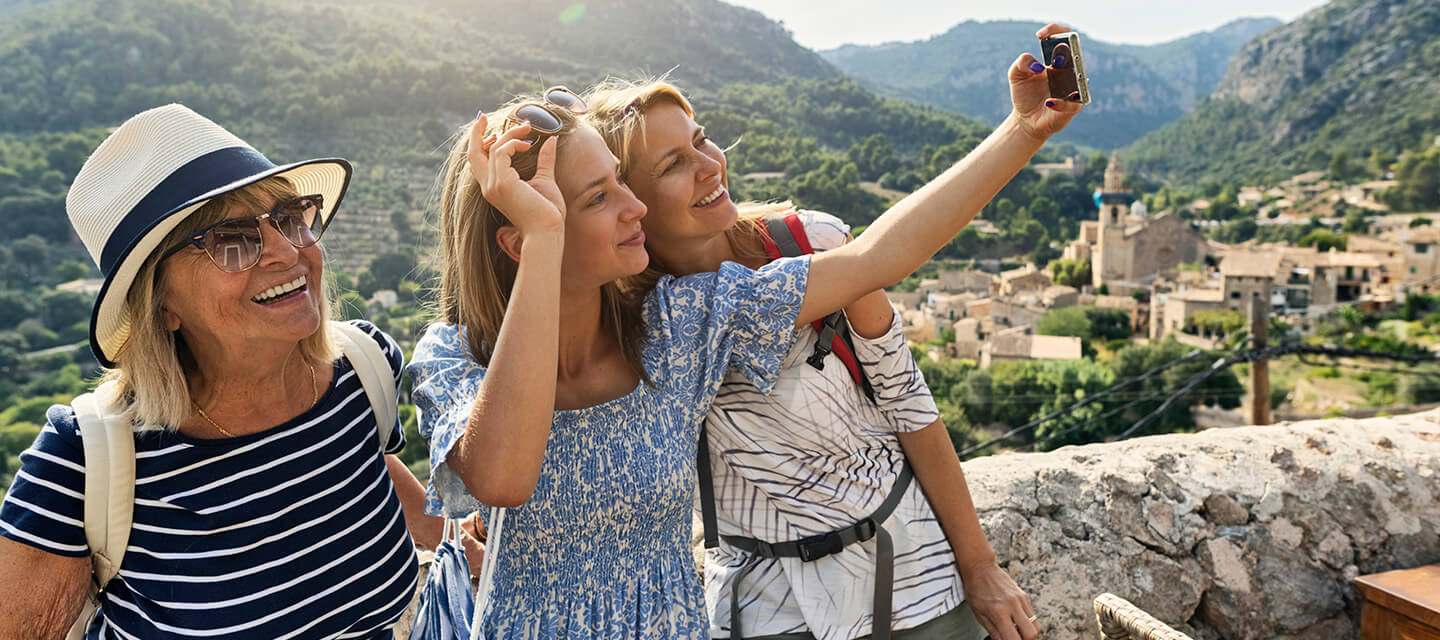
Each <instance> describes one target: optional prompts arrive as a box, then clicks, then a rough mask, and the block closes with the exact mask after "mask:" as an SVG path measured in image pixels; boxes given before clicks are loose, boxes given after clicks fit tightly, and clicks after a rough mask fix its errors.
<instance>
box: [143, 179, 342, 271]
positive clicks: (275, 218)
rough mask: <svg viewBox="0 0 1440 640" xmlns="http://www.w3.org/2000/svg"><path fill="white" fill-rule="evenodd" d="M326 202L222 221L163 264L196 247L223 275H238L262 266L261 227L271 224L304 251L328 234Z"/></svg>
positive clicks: (299, 202) (303, 202) (290, 203)
mask: <svg viewBox="0 0 1440 640" xmlns="http://www.w3.org/2000/svg"><path fill="white" fill-rule="evenodd" d="M324 206H325V198H324V197H322V196H319V195H313V196H300V197H297V198H288V199H285V200H281V201H279V202H277V203H275V206H274V207H271V208H270V211H269V212H267V213H262V214H260V215H258V216H247V217H244V218H230V219H229V220H222V221H220V222H217V223H215V224H213V225H210V226H208V227H206V228H204V229H201V230H199V231H196V232H195V233H193V234H191V235H190V238H189V239H187V240H186V241H184V242H182V243H180V244H177V245H175V246H174V247H171V248H170V249H169V250H167V251H166V252H165V254H164V255H162V256H160V259H161V260H162V261H163V260H165V259H166V258H169V257H170V256H172V255H175V253H176V252H178V251H180V250H181V249H184V248H186V247H192V246H193V247H196V248H198V249H202V250H204V251H205V254H206V255H208V256H210V261H211V262H213V263H215V266H216V267H217V268H219V269H220V270H221V271H225V272H228V273H236V272H240V271H244V270H246V269H249V268H250V267H253V266H255V265H256V264H259V262H260V254H261V253H262V252H263V251H264V250H265V244H264V239H263V238H264V236H263V234H261V233H260V223H261V222H262V221H269V222H270V224H271V225H273V226H274V227H275V230H276V231H279V232H280V235H281V236H283V237H284V238H285V240H286V241H287V242H289V243H290V244H292V245H294V246H295V248H297V249H303V248H305V247H308V246H310V245H313V244H315V243H316V242H319V241H320V234H322V233H324V232H325V216H323V215H321V211H322V210H323V209H324Z"/></svg>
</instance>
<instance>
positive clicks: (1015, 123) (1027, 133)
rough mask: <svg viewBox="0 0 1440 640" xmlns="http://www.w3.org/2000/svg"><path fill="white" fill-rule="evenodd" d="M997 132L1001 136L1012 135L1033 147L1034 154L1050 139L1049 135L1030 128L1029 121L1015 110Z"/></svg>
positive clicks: (1012, 110) (996, 129) (1011, 111)
mask: <svg viewBox="0 0 1440 640" xmlns="http://www.w3.org/2000/svg"><path fill="white" fill-rule="evenodd" d="M995 132H996V133H997V134H1001V135H1005V134H1010V135H1012V136H1014V137H1016V138H1017V139H1020V140H1022V141H1023V142H1024V143H1026V144H1029V145H1033V147H1034V149H1033V150H1031V153H1032V154H1034V153H1035V152H1037V151H1039V150H1040V147H1042V146H1044V145H1045V142H1046V141H1048V140H1049V139H1050V136H1049V134H1044V133H1040V132H1038V131H1036V130H1035V129H1034V128H1032V127H1031V126H1030V124H1029V121H1027V120H1026V119H1025V117H1024V116H1022V115H1020V113H1019V112H1017V111H1015V110H1014V109H1011V110H1010V115H1009V116H1008V117H1006V118H1005V120H1004V121H1003V122H1001V123H1000V126H998V127H996V128H995Z"/></svg>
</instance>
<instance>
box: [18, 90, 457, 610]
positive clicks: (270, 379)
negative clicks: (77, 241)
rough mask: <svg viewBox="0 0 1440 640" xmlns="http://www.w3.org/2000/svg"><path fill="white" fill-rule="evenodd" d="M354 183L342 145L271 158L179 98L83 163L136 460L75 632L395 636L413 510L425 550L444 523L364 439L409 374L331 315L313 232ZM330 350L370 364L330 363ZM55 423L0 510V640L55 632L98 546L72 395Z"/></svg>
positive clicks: (396, 435)
mask: <svg viewBox="0 0 1440 640" xmlns="http://www.w3.org/2000/svg"><path fill="white" fill-rule="evenodd" d="M350 174H351V170H350V165H349V163H348V162H346V161H345V160H341V159H338V158H327V159H317V160H307V161H304V162H299V163H295V164H289V165H283V166H277V165H275V164H273V163H271V162H270V161H269V160H267V159H266V158H265V157H264V156H263V155H261V154H260V153H259V152H257V151H256V150H255V149H253V148H251V147H250V146H249V145H248V144H246V143H245V142H243V141H242V140H240V139H239V138H237V137H235V136H234V135H232V134H230V133H229V132H228V131H226V130H225V129H223V128H221V127H220V126H218V125H216V124H215V123H213V122H210V121H209V120H206V119H205V118H203V117H201V116H200V115H198V114H196V113H194V112H193V111H191V110H189V109H187V108H185V107H183V106H179V105H170V106H166V107H160V108H157V109H153V110H150V111H146V112H144V113H141V114H139V115H136V116H135V117H133V118H131V119H130V120H128V121H127V122H125V123H124V124H123V125H121V126H120V127H119V128H117V129H116V130H115V131H114V132H113V133H112V134H111V135H110V136H109V137H108V138H107V139H106V140H105V141H104V142H103V143H101V145H100V146H99V148H97V149H96V150H95V152H94V154H93V155H92V156H91V157H90V158H89V160H87V161H86V163H85V165H84V167H83V168H81V170H80V173H79V174H78V175H77V176H76V178H75V182H74V184H73V185H72V186H71V189H70V193H69V196H68V198H67V200H66V208H67V210H68V213H69V216H70V221H71V224H72V225H73V226H74V228H75V231H76V232H77V234H78V235H79V236H80V238H81V240H82V241H84V243H85V246H86V248H87V249H88V250H89V251H90V254H91V256H92V257H93V258H94V259H95V261H96V263H97V264H98V265H99V267H100V270H101V271H102V272H103V273H104V274H105V284H104V287H103V288H102V290H101V292H100V295H99V297H98V299H97V300H96V302H95V308H94V313H93V315H92V317H91V323H90V341H91V348H92V350H93V351H94V353H95V355H96V357H97V358H98V359H99V361H100V363H101V364H102V365H103V366H104V367H105V368H106V373H105V376H104V383H103V384H102V385H101V389H100V390H97V392H96V394H95V397H96V398H101V397H102V391H103V392H106V395H105V396H104V398H106V399H108V400H109V402H108V403H105V405H104V406H108V407H109V409H108V411H110V412H112V413H111V414H112V415H114V416H119V417H120V418H121V419H122V420H126V422H120V423H119V424H120V425H121V426H122V429H124V425H126V424H129V425H131V426H133V429H128V430H123V431H122V432H121V433H123V434H125V435H127V436H128V435H133V439H134V451H135V455H134V460H133V464H134V474H133V484H134V500H133V514H132V522H133V524H132V525H131V527H130V529H129V537H128V546H123V545H122V546H120V547H119V549H121V550H122V551H123V556H121V558H122V559H121V560H120V561H118V562H117V563H116V564H117V567H118V574H117V575H115V576H114V577H113V578H110V579H109V581H108V583H106V582H104V580H103V579H101V580H98V582H101V583H102V584H103V585H104V588H103V590H102V591H101V592H100V594H99V598H98V600H99V613H98V614H97V615H95V616H94V617H93V618H92V619H90V620H84V621H82V622H81V624H82V625H88V629H86V631H85V633H84V636H85V637H87V638H170V637H195V636H207V637H226V638H231V637H233V638H282V637H337V636H342V635H343V636H344V637H352V638H388V637H390V631H389V629H390V627H391V626H392V625H393V624H394V623H395V621H396V620H397V619H398V618H399V616H400V614H401V612H402V611H403V610H404V608H405V607H406V605H407V604H408V603H409V601H410V598H411V595H412V594H413V592H414V590H415V580H416V572H417V569H416V559H415V552H414V543H413V542H412V541H411V538H410V536H409V535H408V533H407V527H406V523H407V520H408V521H409V522H410V523H411V524H412V526H416V527H422V526H423V528H424V532H423V533H422V532H421V531H420V530H418V529H417V532H416V533H417V537H420V538H425V539H430V540H435V539H438V537H439V535H438V522H437V521H426V520H422V519H421V518H423V515H422V514H421V512H420V507H421V501H423V490H422V489H421V488H420V486H419V484H418V483H417V482H416V481H415V479H414V477H413V476H410V475H409V473H408V471H406V470H405V468H404V466H403V464H401V463H399V461H398V460H397V459H395V458H394V457H393V456H382V455H381V451H382V450H383V451H384V452H385V453H394V452H397V451H399V450H400V449H401V447H403V446H404V437H403V435H402V433H403V432H402V431H400V430H398V429H394V428H385V429H377V418H376V415H377V413H378V414H381V415H383V414H385V413H389V415H390V416H393V415H394V414H393V411H386V410H385V408H384V405H383V404H374V405H372V402H371V400H369V399H368V396H369V394H367V392H369V391H371V387H372V386H375V385H376V384H379V385H381V386H383V384H385V383H398V380H399V377H400V372H401V369H402V364H403V363H402V355H401V353H400V349H399V347H398V346H397V345H396V344H395V343H394V341H393V340H391V339H390V338H389V336H386V335H385V334H383V333H381V332H380V331H378V330H377V329H375V328H374V327H373V326H371V325H369V324H366V323H354V324H352V325H342V324H330V323H327V316H328V307H329V304H328V302H327V296H326V292H325V283H326V278H325V274H324V269H323V259H322V254H321V251H320V247H319V246H318V245H317V242H318V240H319V238H320V235H321V233H323V232H324V230H325V228H326V226H327V225H328V223H329V222H330V219H331V217H332V216H333V215H334V212H335V209H336V207H337V206H338V205H339V204H340V200H341V198H342V197H343V196H344V194H345V189H346V186H347V185H348V183H349V180H350ZM355 328H358V329H361V330H363V332H364V335H361V334H359V333H356V332H355V331H354V330H353V329H355ZM339 334H346V335H348V336H355V338H354V339H351V338H348V337H342V336H341V335H339ZM364 340H369V341H370V342H371V343H373V344H369V345H364V344H363V341H364ZM342 343H344V344H347V345H356V344H361V345H362V346H361V347H357V348H358V349H359V350H360V351H364V352H366V353H373V354H374V358H373V359H372V360H371V361H368V362H367V363H363V364H362V363H359V362H353V360H356V359H357V358H352V357H351V355H350V354H351V353H352V351H351V347H350V346H346V347H345V348H344V353H345V357H340V356H341V347H340V346H338V345H340V344H342ZM382 354H383V355H382ZM372 371H381V372H383V373H382V374H381V375H379V376H374V375H371V373H370V372H372ZM384 374H389V376H390V377H385V376H384ZM362 378H363V379H364V381H363V382H362ZM371 381H379V382H378V383H375V382H371ZM392 389H393V387H392ZM392 402H393V401H392ZM76 406H77V407H78V406H80V404H79V400H77V403H76ZM372 407H373V408H372ZM84 415H85V414H81V417H80V418H79V420H83V419H84ZM46 418H47V424H46V426H45V428H44V429H43V430H42V432H41V434H40V436H39V437H38V438H37V439H36V441H35V444H34V445H32V446H31V448H30V449H28V450H27V451H26V452H25V453H24V454H22V455H21V457H20V460H21V468H20V470H19V472H18V473H17V474H16V476H15V481H14V484H13V485H12V486H11V488H10V492H9V494H8V495H7V496H6V499H5V502H4V506H3V509H0V536H3V538H4V539H3V540H0V637H7V638H8V637H25V638H34V637H41V638H52V637H61V636H63V635H64V634H65V632H66V629H68V628H70V627H71V625H72V623H75V622H76V618H77V616H78V615H79V610H80V608H81V605H82V603H83V602H84V596H85V594H86V591H87V585H88V583H89V578H90V573H91V570H90V560H89V558H90V557H91V555H92V552H94V551H96V550H94V549H92V548H91V546H92V545H90V544H88V543H87V540H90V539H93V538H88V537H87V533H88V532H87V528H86V525H87V524H90V525H92V526H93V525H94V524H95V519H94V518H90V519H89V522H87V518H86V514H87V512H88V511H89V510H88V509H86V505H85V502H86V496H87V487H86V480H87V478H86V473H85V472H86V468H87V463H86V461H87V456H86V455H85V448H84V446H85V444H86V443H85V442H83V441H82V438H81V436H80V432H79V430H80V429H82V428H83V425H80V424H79V423H78V422H77V413H76V411H75V410H72V408H71V407H69V406H55V407H52V408H51V409H50V410H49V412H48V413H47V415H46ZM106 422H107V423H108V422H109V421H108V420H107V421H106ZM392 422H393V421H392ZM384 426H387V427H389V426H390V425H384ZM86 433H87V434H88V433H91V432H88V431H87V432H86ZM382 433H386V434H389V435H388V437H387V438H385V439H384V441H383V443H382V440H381V437H382V436H381V435H380V434H382ZM121 442H124V441H121ZM90 444H92V445H93V444H94V441H91V443H90ZM92 462H97V460H95V459H94V458H92ZM97 475H98V474H97ZM110 477H111V478H114V477H115V476H114V475H111V476H110ZM392 478H394V480H393V481H392ZM127 480H128V478H127ZM112 482H113V480H112ZM397 494H398V498H397ZM402 505H403V507H404V508H403V509H402ZM122 543H123V541H122ZM107 546H108V545H107ZM100 555H104V554H98V553H97V554H96V556H97V557H99V556H100ZM96 566H97V570H98V568H99V567H100V564H99V563H98V562H97V565H96ZM99 573H103V572H99V571H97V575H99Z"/></svg>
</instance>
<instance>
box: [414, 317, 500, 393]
mask: <svg viewBox="0 0 1440 640" xmlns="http://www.w3.org/2000/svg"><path fill="white" fill-rule="evenodd" d="M457 366H458V367H460V368H462V369H464V370H466V371H470V372H475V371H481V372H483V371H484V369H485V366H484V365H482V364H480V363H479V362H478V361H476V360H475V357H474V355H473V354H471V353H470V348H469V341H468V339H467V338H466V336H465V326H464V325H461V324H454V323H449V322H436V323H434V324H431V325H430V326H429V327H426V328H425V333H424V334H423V335H421V336H420V340H419V341H418V342H416V343H415V351H414V353H412V354H411V356H410V365H409V366H408V367H406V370H407V371H409V372H410V375H411V376H412V377H416V382H417V383H418V382H419V378H421V377H428V376H430V375H433V374H435V373H437V372H438V371H441V370H452V369H455V368H456V367H457Z"/></svg>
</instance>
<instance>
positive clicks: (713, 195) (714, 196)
mask: <svg viewBox="0 0 1440 640" xmlns="http://www.w3.org/2000/svg"><path fill="white" fill-rule="evenodd" d="M722 195H725V187H724V186H723V185H722V186H719V187H716V188H715V190H714V191H711V192H710V195H708V196H705V197H704V198H701V199H700V201H699V202H697V203H695V206H697V207H703V206H705V205H707V204H710V203H712V202H714V201H716V200H718V199H719V198H720V196H722Z"/></svg>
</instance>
